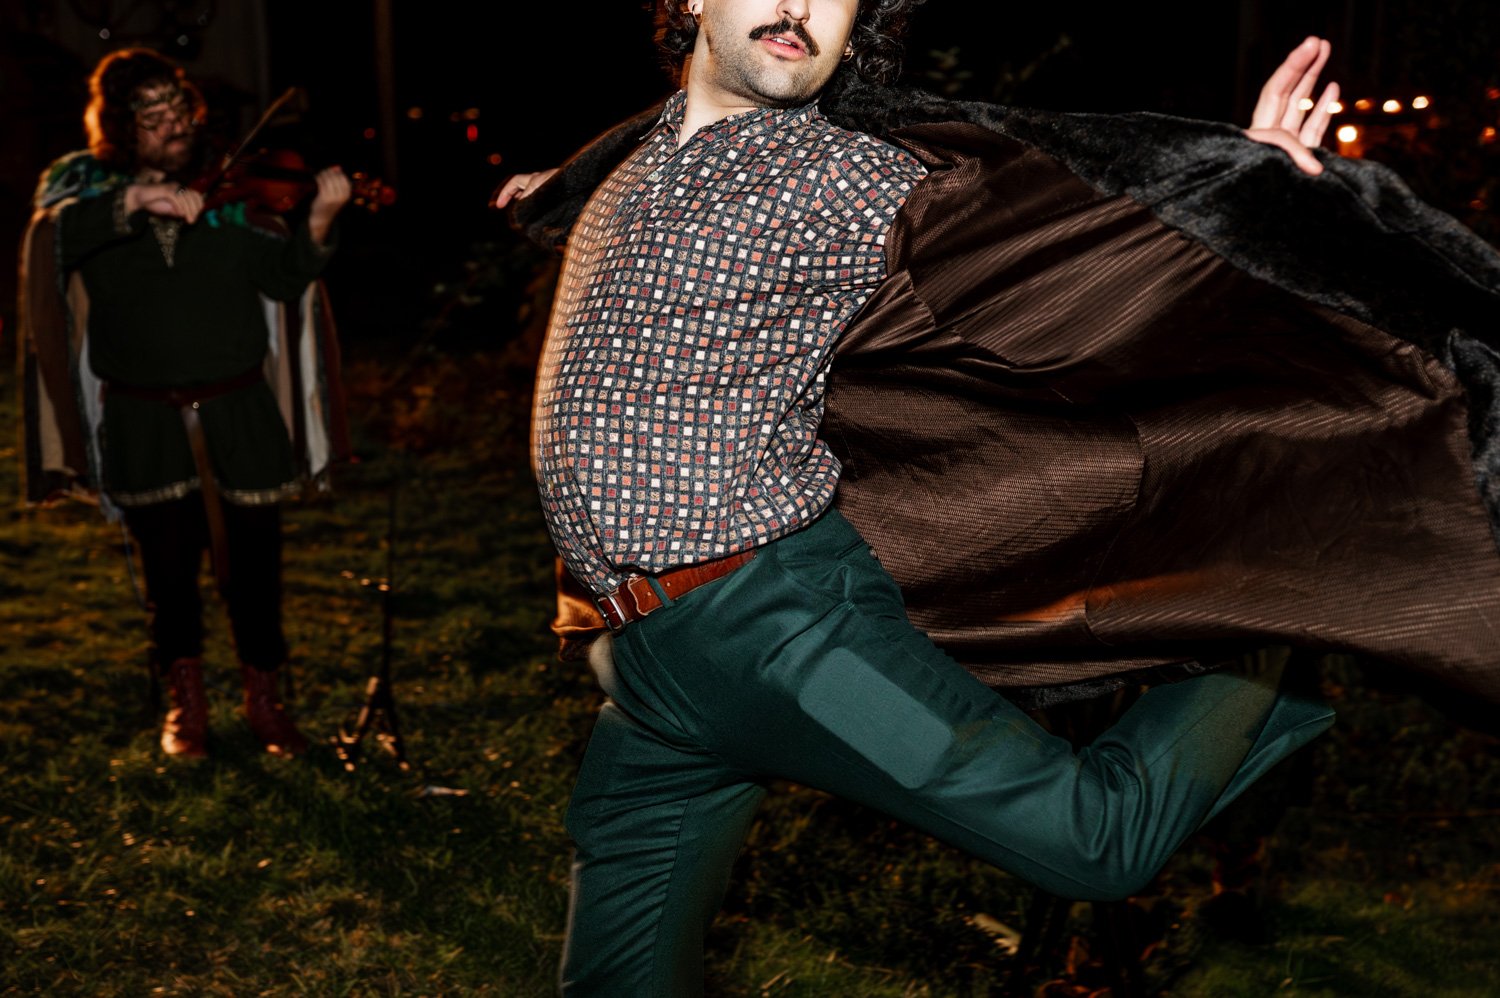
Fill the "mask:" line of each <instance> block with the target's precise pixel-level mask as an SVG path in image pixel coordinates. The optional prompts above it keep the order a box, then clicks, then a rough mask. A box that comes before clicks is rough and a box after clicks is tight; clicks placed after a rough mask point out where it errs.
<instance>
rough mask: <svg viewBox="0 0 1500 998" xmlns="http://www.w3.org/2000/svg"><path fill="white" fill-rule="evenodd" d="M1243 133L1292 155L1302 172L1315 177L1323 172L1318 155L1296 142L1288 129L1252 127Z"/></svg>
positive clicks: (1295, 138)
mask: <svg viewBox="0 0 1500 998" xmlns="http://www.w3.org/2000/svg"><path fill="white" fill-rule="evenodd" d="M1245 135H1246V137H1248V138H1251V139H1254V140H1255V141H1256V142H1261V143H1264V144H1265V145H1268V146H1275V147H1276V148H1278V149H1281V150H1283V151H1284V152H1285V153H1286V154H1287V155H1288V156H1290V157H1292V162H1294V163H1296V164H1297V166H1298V168H1299V169H1301V171H1302V172H1303V173H1306V174H1309V175H1311V176H1314V177H1316V176H1317V175H1318V174H1320V173H1322V172H1323V164H1322V163H1320V162H1318V157H1317V156H1315V155H1313V151H1312V150H1311V149H1309V148H1307V147H1306V146H1304V145H1303V144H1302V143H1301V142H1298V141H1297V137H1296V136H1295V135H1293V134H1292V133H1290V132H1288V131H1284V130H1283V129H1280V128H1252V129H1250V130H1249V131H1247V132H1246V133H1245Z"/></svg>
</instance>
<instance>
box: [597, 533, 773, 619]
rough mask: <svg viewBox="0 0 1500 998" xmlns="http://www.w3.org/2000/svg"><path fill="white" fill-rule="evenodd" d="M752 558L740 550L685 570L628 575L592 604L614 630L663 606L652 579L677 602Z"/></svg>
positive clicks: (752, 556)
mask: <svg viewBox="0 0 1500 998" xmlns="http://www.w3.org/2000/svg"><path fill="white" fill-rule="evenodd" d="M754 557H755V552H754V551H753V550H752V551H741V552H740V553H739V554H732V555H729V556H728V557H727V558H715V559H714V560H713V561H703V562H699V563H698V564H696V565H688V566H686V567H685V568H674V569H672V570H671V571H669V572H662V573H661V574H659V575H651V576H646V575H631V576H629V577H627V578H626V579H625V581H624V582H622V583H621V584H620V585H619V586H617V587H616V588H614V589H611V590H610V591H609V592H607V593H604V594H603V595H602V596H596V597H595V598H594V605H595V606H597V607H598V608H599V613H600V614H601V615H602V616H603V617H604V622H605V623H606V624H607V625H609V629H610V630H611V631H618V630H621V629H622V628H624V626H625V625H626V624H629V623H631V622H633V621H637V620H640V619H641V618H642V617H644V616H646V615H647V614H650V613H654V612H656V611H657V610H660V609H661V608H662V607H664V606H666V604H665V603H663V602H662V599H661V597H660V596H658V595H657V594H656V590H655V589H653V588H652V587H651V580H655V581H656V583H657V584H658V585H660V586H661V588H662V590H663V591H664V592H665V593H666V594H667V597H668V598H669V599H674V600H675V599H678V598H679V597H681V596H683V595H684V594H686V593H689V592H692V591H693V590H694V589H697V588H698V587H699V586H701V585H703V584H704V583H705V582H712V581H713V580H715V579H722V578H723V577H724V576H726V575H728V574H729V573H730V572H732V571H734V570H735V569H736V568H739V567H740V566H741V565H743V564H745V563H746V562H747V561H749V560H750V559H751V558H754Z"/></svg>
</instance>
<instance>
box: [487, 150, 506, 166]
mask: <svg viewBox="0 0 1500 998" xmlns="http://www.w3.org/2000/svg"><path fill="white" fill-rule="evenodd" d="M504 159H505V157H504V156H502V155H500V154H499V153H497V152H492V153H490V166H499V165H500V164H501V162H503V161H504Z"/></svg>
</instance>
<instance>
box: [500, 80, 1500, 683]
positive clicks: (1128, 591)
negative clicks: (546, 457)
mask: <svg viewBox="0 0 1500 998" xmlns="http://www.w3.org/2000/svg"><path fill="white" fill-rule="evenodd" d="M823 107H824V111H825V113H826V114H827V115H828V116H829V118H830V119H832V120H833V121H834V122H835V123H837V124H840V125H843V126H844V127H848V128H857V129H859V130H863V131H870V132H874V133H876V134H878V135H881V136H882V137H884V138H886V139H888V140H889V141H893V142H896V143H899V144H901V145H903V146H905V147H907V148H908V149H910V150H912V151H913V152H914V153H915V154H917V155H918V156H920V157H921V158H922V159H923V161H924V163H925V164H926V165H927V166H928V167H929V169H930V171H931V172H930V174H929V176H928V178H927V179H926V180H924V181H923V182H922V183H921V184H919V185H918V187H917V189H916V191H915V192H914V193H913V194H912V196H911V197H910V199H909V200H908V202H907V204H906V206H905V208H904V209H903V211H902V213H901V214H900V216H898V219H897V221H896V224H895V226H894V228H893V230H892V232H891V233H890V235H889V237H888V239H887V244H886V257H887V264H888V271H889V278H888V280H887V281H886V283H885V284H884V285H883V286H882V287H881V289H880V290H879V291H878V292H877V293H876V295H875V296H874V297H873V298H872V299H871V300H870V302H869V303H868V304H867V305H866V306H865V308H864V309H863V311H862V312H861V313H860V315H859V316H857V317H856V318H855V320H854V322H853V323H851V325H850V326H849V328H848V330H847V331H846V332H845V334H844V337H843V340H842V341H841V344H840V346H839V350H838V354H837V357H836V359H835V362H834V365H833V369H832V372H831V375H830V379H829V393H828V405H827V414H826V417H825V422H824V425H823V435H824V438H825V439H826V440H827V441H828V443H829V444H830V445H831V446H832V447H833V448H834V450H835V451H836V452H837V453H838V454H839V456H840V457H841V458H842V459H843V460H844V462H845V470H844V476H843V479H842V481H841V484H840V490H839V499H838V502H839V508H840V509H841V510H842V512H843V513H844V514H845V516H847V517H848V518H849V520H850V521H851V522H853V523H854V524H855V526H857V527H858V528H859V530H860V531H861V532H862V533H863V535H864V536H865V537H866V538H867V539H868V540H869V541H870V543H871V544H872V546H873V547H874V548H875V550H876V552H877V553H878V555H879V557H880V559H881V561H882V563H883V564H884V565H885V566H886V568H887V569H888V570H889V571H890V572H891V574H892V575H893V576H894V577H895V578H896V580H897V581H898V582H899V583H900V584H901V586H902V589H903V591H904V593H905V596H906V600H907V608H908V612H909V613H910V616H911V618H912V620H913V622H914V623H915V624H916V625H917V626H918V627H920V628H922V629H923V630H925V631H927V632H928V633H929V634H930V635H931V636H932V638H933V639H934V640H935V641H937V642H938V643H939V644H940V645H942V646H943V647H944V648H945V649H946V650H947V651H948V652H949V653H950V654H952V655H953V656H954V657H955V658H957V659H958V660H959V661H960V662H962V663H964V664H965V665H966V666H968V668H969V669H970V670H971V671H972V672H974V673H975V674H976V675H977V676H979V678H981V679H982V680H984V681H985V682H987V683H989V684H990V685H992V686H996V687H1000V688H1004V689H1006V691H1007V692H1009V693H1011V694H1013V695H1020V697H1021V699H1027V695H1028V694H1030V695H1031V699H1032V700H1033V701H1034V702H1043V701H1045V700H1046V699H1048V698H1049V695H1048V694H1047V691H1049V690H1054V691H1055V690H1060V689H1061V688H1072V689H1080V690H1081V689H1088V690H1096V689H1099V688H1101V686H1108V685H1109V684H1110V683H1112V682H1117V681H1118V680H1119V679H1120V678H1121V677H1126V676H1131V675H1134V674H1138V673H1141V672H1143V671H1146V670H1150V669H1153V668H1155V667H1158V666H1164V665H1170V664H1174V663H1184V662H1190V661H1193V660H1204V661H1207V660H1210V659H1217V658H1222V657H1224V656H1225V655H1226V654H1227V653H1229V652H1231V651H1233V650H1236V649H1238V648H1241V647H1243V646H1245V645H1246V644H1252V643H1286V644H1292V645H1296V646H1301V647H1305V648H1310V649H1320V650H1334V649H1338V650H1348V651H1354V652H1358V653H1361V654H1366V655H1371V656H1375V657H1378V658H1381V659H1384V660H1387V661H1390V662H1393V663H1397V664H1401V665H1404V666H1407V667H1410V668H1412V669H1415V670H1418V671H1419V672H1421V673H1423V674H1425V675H1428V676H1431V677H1433V678H1436V679H1439V680H1441V681H1442V682H1444V683H1446V684H1448V685H1450V686H1453V687H1456V688H1457V689H1459V690H1462V691H1465V692H1468V693H1471V694H1475V695H1478V696H1481V697H1484V698H1486V699H1488V700H1490V701H1492V702H1500V550H1497V541H1496V538H1497V536H1500V533H1497V524H1500V481H1497V474H1496V472H1497V470H1500V435H1497V427H1500V408H1497V406H1500V402H1497V392H1496V390H1495V389H1496V386H1497V385H1500V354H1497V346H1500V293H1497V292H1500V256H1497V255H1496V254H1495V253H1494V252H1493V251H1492V250H1491V248H1490V247H1489V246H1488V245H1486V244H1485V243H1483V242H1482V241H1481V240H1479V239H1478V237H1476V236H1474V235H1473V234H1472V233H1470V232H1469V231H1468V230H1466V229H1464V228H1463V227H1462V226H1460V225H1459V224H1458V223H1456V222H1455V221H1453V220H1452V219H1451V218H1449V217H1448V216H1446V215H1444V214H1442V213H1441V212H1438V211H1436V210H1435V209H1433V208H1431V207H1429V206H1427V205H1425V204H1423V203H1422V202H1421V201H1420V200H1418V199H1417V198H1416V197H1415V196H1413V195H1412V194H1411V192H1410V191H1409V190H1408V189H1407V188H1406V187H1405V186H1404V185H1403V184H1402V183H1401V182H1400V180H1398V179H1397V178H1396V177H1395V175H1394V174H1392V173H1390V171H1388V170H1386V169H1384V168H1383V167H1380V166H1379V165H1377V164H1373V163H1368V162H1363V161H1354V160H1344V159H1340V158H1338V157H1334V156H1325V157H1323V161H1324V164H1325V167H1326V170H1325V172H1324V173H1323V174H1322V175H1321V176H1318V177H1310V176H1307V175H1305V174H1303V173H1301V171H1300V170H1298V169H1297V168H1296V167H1295V166H1294V165H1293V164H1292V163H1291V161H1290V159H1289V158H1288V157H1287V156H1286V155H1285V154H1284V153H1283V152H1281V151H1280V150H1278V149H1275V148H1272V147H1269V146H1266V145H1262V144H1259V143H1255V142H1252V141H1250V140H1248V139H1246V138H1244V137H1243V136H1242V135H1241V134H1240V132H1239V130H1238V129H1235V128H1233V127H1231V126H1225V125H1217V124H1210V123H1204V122H1196V121H1187V120H1182V119H1174V118H1169V117H1165V116H1160V115H1147V114H1142V115H1124V116H1098V115H1067V114H1057V113H1050V112H1037V111H1022V110H1016V109H1008V108H1003V107H997V106H994V105H985V104H972V103H956V102H950V101H945V100H942V99H940V98H936V97H931V96H929V95H924V94H920V93H915V92H908V91H873V90H870V89H867V88H863V87H845V88H843V89H840V90H838V91H835V92H833V93H830V94H829V95H828V96H827V97H825V100H824V104H823ZM652 117H653V112H650V111H648V112H646V113H645V114H644V115H642V116H640V117H639V118H637V119H634V120H633V121H631V122H627V123H626V124H624V125H622V126H620V127H619V128H617V129H615V130H613V131H612V132H610V133H607V134H606V135H605V136H602V137H601V139H600V140H598V141H596V142H595V143H594V144H593V145H591V146H590V147H588V148H587V149H586V150H584V151H583V152H582V153H580V154H579V155H578V156H576V157H574V159H572V160H571V161H570V162H569V163H568V164H567V165H566V167H565V168H564V170H563V171H561V172H560V173H559V174H558V176H557V177H555V178H554V179H553V180H552V181H550V182H549V183H548V184H547V185H545V186H544V187H543V188H541V189H540V190H539V191H538V192H537V193H536V194H534V195H533V196H532V197H530V198H528V199H526V200H525V201H522V202H519V204H518V205H517V207H516V208H515V209H514V218H515V220H516V222H517V224H519V225H521V226H522V227H523V228H524V229H525V230H526V231H527V232H528V233H529V234H530V235H532V237H533V238H535V239H537V240H538V241H542V242H545V243H549V244H552V245H559V244H561V242H563V241H564V240H565V238H566V233H567V229H568V226H569V225H570V224H571V222H572V219H573V218H574V217H576V215H577V213H578V211H579V210H581V208H582V204H583V202H584V200H585V199H586V198H587V196H588V193H589V192H590V191H592V189H593V187H594V185H595V184H597V182H598V181H599V180H600V179H602V177H603V176H604V175H605V174H607V172H608V170H609V169H610V168H611V166H612V165H613V163H614V162H616V161H618V159H619V158H621V157H622V156H623V155H624V154H625V153H626V152H628V150H629V149H630V147H631V146H632V145H633V143H634V137H635V136H638V135H639V134H640V133H641V131H642V130H643V128H644V125H645V123H646V122H648V121H649V120H651V119H652ZM586 611H587V608H586V607H582V606H579V605H577V604H573V603H569V602H564V604H563V613H562V614H561V615H560V618H559V622H558V627H559V631H560V633H562V634H564V636H565V637H571V638H574V639H577V638H581V637H586V636H587V633H588V632H589V630H590V629H591V628H592V627H593V626H595V625H594V622H593V621H592V620H590V619H589V618H588V616H587V612H586Z"/></svg>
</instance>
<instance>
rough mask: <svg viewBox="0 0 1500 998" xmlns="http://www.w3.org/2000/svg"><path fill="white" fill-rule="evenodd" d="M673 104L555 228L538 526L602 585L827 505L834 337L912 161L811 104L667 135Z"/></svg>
mask: <svg viewBox="0 0 1500 998" xmlns="http://www.w3.org/2000/svg"><path fill="white" fill-rule="evenodd" d="M685 103H686V98H685V95H684V94H683V93H680V92H679V93H678V94H676V95H675V96H673V97H672V98H671V99H670V100H669V101H668V102H667V105H666V108H665V110H664V111H663V113H662V117H661V119H660V120H659V121H658V123H657V124H656V126H655V127H653V129H652V130H651V131H650V132H649V133H648V134H647V135H646V137H645V139H644V142H643V144H642V145H641V146H640V148H639V149H637V150H636V152H635V153H634V154H632V155H631V157H630V158H629V159H627V160H626V161H625V162H624V163H623V164H622V165H621V166H620V167H619V168H618V169H616V170H615V171H614V173H613V174H611V175H610V177H609V178H608V179H607V180H606V181H605V182H604V183H603V184H602V185H601V186H600V187H599V189H598V190H597V191H596V192H595V193H594V195H593V197H592V199H591V200H590V202H589V204H588V206H587V207H586V208H585V209H584V211H583V214H582V215H581V216H580V218H579V220H578V222H577V224H576V225H575V227H574V229H573V232H572V235H571V236H570V238H569V244H568V250H567V256H566V260H565V262H564V266H563V272H562V277H561V281H560V284H559V288H558V293H557V298H556V301H555V303H554V305H553V311H552V319H551V325H550V328H549V329H548V334H547V346H546V348H545V350H544V351H543V355H542V363H541V368H540V372H539V380H538V384H537V396H536V409H535V412H534V425H533V443H534V448H535V450H534V460H535V464H536V472H537V481H538V484H539V487H540V491H541V497H542V504H543V507H544V510H545V513H546V517H547V524H548V528H549V530H550V531H551V533H552V539H553V541H554V543H555V544H556V545H557V548H558V550H559V551H560V552H561V553H562V557H563V560H564V562H565V563H566V565H567V567H568V569H569V570H570V571H571V572H572V573H573V575H574V576H575V577H576V578H578V579H579V581H581V582H583V583H584V584H585V585H587V586H588V587H590V588H591V589H593V590H595V591H596V592H604V591H607V590H609V589H612V588H614V587H615V586H617V585H619V584H620V583H621V582H623V581H624V576H625V574H626V573H628V572H630V571H632V570H636V571H643V572H660V571H665V570H667V569H671V568H676V567H678V566H681V565H687V564H692V563H695V562H700V561H707V560H710V559H713V558H719V557H723V556H725V555H729V554H735V553H737V552H740V551H744V550H747V549H749V548H753V547H757V546H759V545H761V544H764V543H766V542H767V541H771V540H774V539H775V538H777V537H780V536H783V535H785V534H788V533H790V532H792V531H794V530H796V529H797V528H798V527H801V526H804V525H806V524H808V523H810V522H812V521H813V520H814V519H816V518H817V517H818V515H819V514H821V513H822V512H823V511H824V510H825V509H826V508H827V507H828V505H829V504H830V503H831V502H832V501H833V493H834V488H835V486H836V485H837V483H838V477H839V463H838V460H837V459H836V458H835V457H834V456H833V454H832V453H831V452H830V451H829V449H828V447H827V445H825V444H824V443H823V442H822V441H821V440H819V439H818V426H819V424H820V422H821V421H822V416H823V394H824V378H825V375H826V372H827V368H828V362H829V358H830V356H831V355H832V351H833V345H834V343H835V341H836V340H837V339H838V336H839V334H840V333H841V332H842V331H843V329H844V327H845V326H846V325H847V324H848V322H849V320H850V319H851V318H853V316H854V314H855V313H856V312H857V311H859V309H860V307H861V306H862V305H863V304H864V303H865V300H866V299H867V298H868V297H869V296H870V294H871V293H872V292H873V291H874V290H875V288H876V287H877V286H878V285H879V283H880V281H881V280H882V279H883V278H884V277H885V257H884V245H885V235H886V232H887V230H888V229H889V228H890V226H891V222H892V221H893V220H894V218H895V215H896V212H897V211H898V210H899V208H900V207H901V205H902V203H903V202H904V201H905V200H906V196H907V194H908V193H909V192H910V191H911V188H912V186H913V185H914V184H915V183H916V182H917V181H918V180H919V179H920V178H921V177H922V175H923V173H924V171H923V168H922V166H921V165H920V164H919V163H918V162H917V161H916V160H915V159H914V158H913V157H912V156H910V155H909V154H907V153H905V152H903V151H901V150H899V149H896V148H895V147H893V146H890V145H888V144H886V143H884V142H881V141H880V140H878V139H875V138H873V137H871V136H869V135H865V134H861V133H856V132H848V131H844V130H843V129H840V128H836V127H835V126H833V125H832V124H830V123H829V122H828V121H827V119H825V118H824V117H823V115H822V114H821V113H820V112H819V111H818V109H817V107H816V106H815V105H812V104H809V105H806V106H804V107H800V108H795V109H790V110H787V109H775V108H770V109H759V110H753V111H747V112H743V113H740V114H736V115H733V116H731V117H728V118H725V119H723V120H721V121H718V122H715V123H714V124H712V125H709V126H706V127H704V128H702V129H700V130H699V131H698V132H697V133H696V134H694V135H693V136H692V137H691V138H690V139H689V140H688V141H687V142H686V143H685V144H684V145H683V147H682V148H681V149H678V148H677V142H678V135H679V130H680V127H681V123H682V115H683V108H684V105H685Z"/></svg>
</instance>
